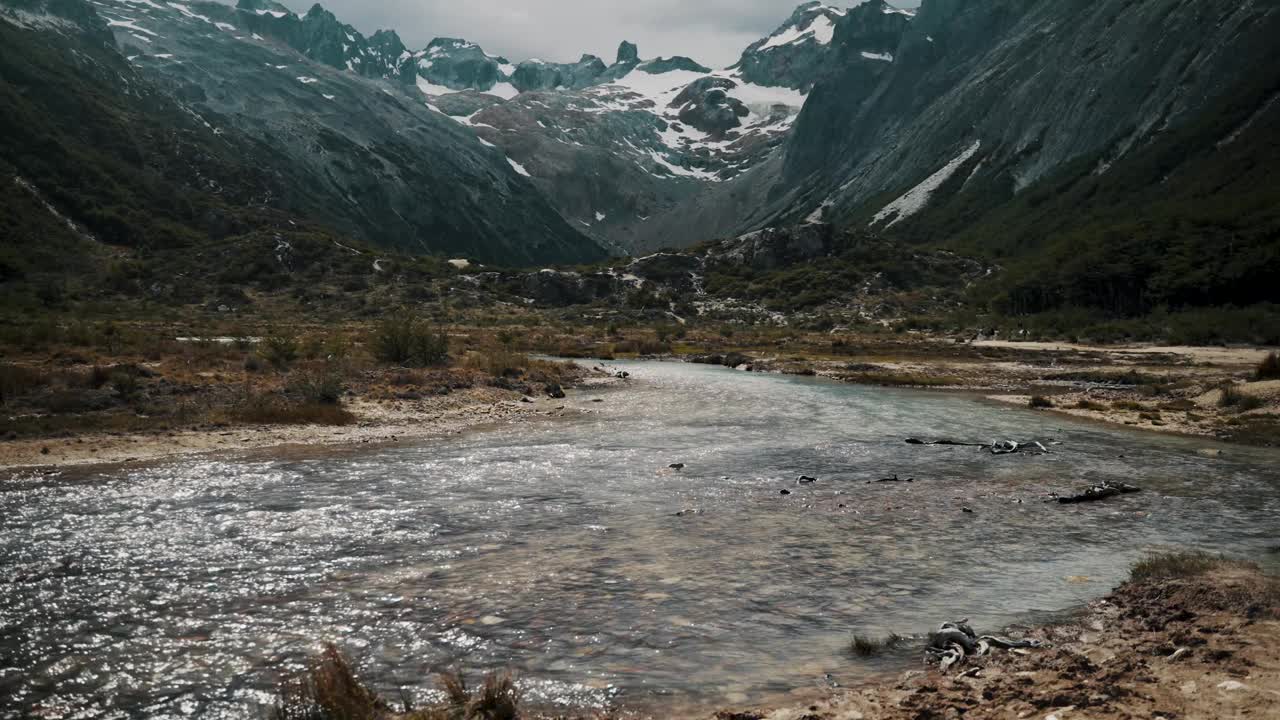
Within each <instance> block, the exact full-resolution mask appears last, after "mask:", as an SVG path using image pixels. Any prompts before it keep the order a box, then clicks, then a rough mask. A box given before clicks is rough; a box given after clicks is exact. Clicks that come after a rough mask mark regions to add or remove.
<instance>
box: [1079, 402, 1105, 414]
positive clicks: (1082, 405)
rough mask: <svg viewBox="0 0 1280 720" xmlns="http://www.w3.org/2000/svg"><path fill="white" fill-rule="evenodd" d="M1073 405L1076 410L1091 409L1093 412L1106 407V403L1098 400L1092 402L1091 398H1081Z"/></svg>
mask: <svg viewBox="0 0 1280 720" xmlns="http://www.w3.org/2000/svg"><path fill="white" fill-rule="evenodd" d="M1074 407H1075V409H1077V410H1093V411H1095V412H1099V411H1102V410H1106V409H1107V406H1106V405H1103V404H1102V403H1100V402H1094V401H1093V400H1081V401H1080V402H1078V403H1076V404H1075V406H1074Z"/></svg>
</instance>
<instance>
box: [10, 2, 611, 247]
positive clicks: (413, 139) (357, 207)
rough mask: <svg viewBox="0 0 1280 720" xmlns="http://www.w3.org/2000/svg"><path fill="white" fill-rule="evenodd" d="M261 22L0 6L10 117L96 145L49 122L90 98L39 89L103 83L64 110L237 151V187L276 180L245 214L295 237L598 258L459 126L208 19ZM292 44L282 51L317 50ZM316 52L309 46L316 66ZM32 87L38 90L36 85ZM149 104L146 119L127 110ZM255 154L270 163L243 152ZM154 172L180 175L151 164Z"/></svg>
mask: <svg viewBox="0 0 1280 720" xmlns="http://www.w3.org/2000/svg"><path fill="white" fill-rule="evenodd" d="M273 7H274V6H268V7H260V8H256V9H254V10H253V11H246V10H233V9H231V8H228V7H227V6H224V5H221V4H217V3H186V2H170V3H166V4H165V5H163V6H161V5H159V4H157V3H154V2H149V1H144V0H120V1H118V2H108V1H102V2H98V3H96V4H93V5H90V4H89V3H87V2H83V0H4V1H3V2H0V22H4V23H5V24H6V26H7V27H9V28H10V29H11V30H12V31H13V32H14V33H17V34H16V35H14V36H13V37H14V40H13V42H12V43H11V47H10V48H9V53H7V54H6V55H5V58H4V61H5V66H4V68H3V69H4V70H5V79H6V83H12V84H13V87H14V88H16V89H21V90H22V92H23V94H22V95H20V96H19V100H18V101H15V102H18V103H19V105H20V107H22V108H23V110H26V111H28V112H29V113H30V115H31V116H32V117H36V118H39V119H38V120H37V121H36V122H37V123H39V124H41V125H45V126H50V127H52V126H58V125H62V124H65V123H67V122H68V121H74V122H80V123H83V127H79V128H76V129H77V131H80V132H100V133H101V132H102V131H103V130H104V129H105V125H106V123H107V122H108V118H107V117H104V116H98V115H95V114H87V115H84V116H82V117H77V118H67V117H61V116H60V115H59V111H58V110H57V108H58V107H66V106H67V105H68V102H69V100H67V99H62V98H60V97H59V95H58V94H59V93H72V92H77V93H83V92H87V91H88V90H87V86H85V85H84V84H83V83H79V82H75V83H72V82H68V81H66V80H63V81H60V82H54V81H53V76H54V75H59V74H64V73H69V72H71V70H70V68H71V67H74V66H77V65H79V66H85V67H87V68H90V69H92V70H93V73H96V74H104V75H103V77H104V79H103V80H102V81H100V82H99V83H98V84H97V87H98V88H99V90H97V91H95V92H103V93H107V94H108V95H109V96H110V97H104V98H91V97H83V98H81V97H74V98H72V99H73V100H74V101H75V102H82V103H83V102H96V101H98V100H102V101H103V102H107V103H109V105H110V107H111V108H112V109H111V110H110V111H109V112H110V113H111V116H112V117H114V116H116V115H121V114H128V113H134V112H139V113H145V112H151V113H152V114H156V113H159V115H157V117H156V121H159V120H160V119H163V118H167V119H168V120H167V122H168V125H169V126H171V127H175V128H176V127H178V123H177V122H176V121H174V120H173V119H172V115H173V114H174V113H180V114H181V115H182V116H184V117H185V118H186V119H188V120H194V121H196V122H197V123H198V126H199V127H200V128H201V130H200V132H201V133H202V134H207V136H206V137H205V138H204V139H203V140H202V141H201V142H202V143H203V144H204V145H207V146H216V145H219V144H223V145H226V146H229V147H239V148H241V149H242V151H243V155H242V156H240V157H238V158H236V159H235V162H236V163H239V164H240V165H243V166H244V167H245V169H246V171H245V172H243V173H241V174H240V175H241V176H244V177H246V178H248V177H252V176H257V175H262V176H266V177H271V178H274V179H275V180H274V181H272V182H271V183H269V184H268V185H267V187H265V188H264V187H257V188H256V189H255V190H254V191H252V192H249V193H248V194H247V195H246V196H245V201H247V202H251V203H253V204H254V205H256V206H261V207H262V208H264V209H274V210H278V211H279V210H283V211H285V212H290V213H296V214H299V215H304V216H305V217H306V220H307V222H315V223H319V224H322V225H325V226H327V227H329V228H331V229H333V230H334V231H336V232H339V233H344V234H347V235H349V236H350V237H351V238H354V239H355V240H357V241H359V242H362V243H368V244H372V245H375V246H382V247H385V248H389V249H396V250H398V251H402V252H406V251H407V252H417V253H433V254H442V255H455V254H461V255H468V256H471V257H477V258H479V257H482V256H483V257H485V258H487V259H488V260H489V261H498V260H504V261H507V262H513V263H530V264H532V263H542V262H580V261H584V260H594V259H598V258H600V257H602V256H603V255H604V254H605V253H604V251H603V250H602V249H601V247H600V246H599V245H598V244H597V243H595V242H593V241H591V240H590V239H589V238H587V237H586V236H584V235H583V234H581V233H579V232H577V231H575V230H574V229H573V228H572V227H571V226H570V225H569V224H568V223H566V222H565V221H564V220H563V219H562V218H561V217H560V215H559V214H558V213H557V212H556V211H555V210H554V209H553V208H552V207H551V206H550V205H549V204H547V202H546V200H545V198H544V197H543V196H542V194H541V193H540V192H539V191H538V190H537V188H535V187H534V186H533V185H531V184H530V183H529V182H528V179H527V177H525V176H524V175H522V174H521V173H520V172H518V171H517V170H516V169H515V168H514V167H513V166H512V165H511V164H510V163H509V162H508V161H507V159H506V158H505V157H503V156H501V155H500V154H497V153H494V152H492V150H491V148H487V147H485V146H484V145H483V144H481V143H480V142H479V141H478V140H477V139H476V137H475V136H474V134H472V133H471V132H469V131H468V130H466V129H465V128H462V127H460V126H459V125H458V124H457V123H455V122H453V121H451V120H448V119H447V118H443V117H441V116H440V115H439V113H435V112H432V111H431V110H429V109H428V108H426V107H425V106H424V105H423V104H421V103H414V102H409V101H408V100H407V99H406V98H404V97H402V96H399V95H397V94H394V93H388V92H385V91H384V88H381V87H380V86H378V85H374V84H370V81H369V80H368V79H366V78H364V77H362V76H359V75H357V74H356V73H354V72H351V71H350V70H348V69H346V68H344V69H343V70H337V69H336V68H331V67H328V66H326V65H325V64H324V63H321V62H318V61H311V60H308V59H306V58H303V57H302V56H301V55H299V54H298V53H297V52H296V51H294V50H293V49H292V48H291V46H289V47H286V46H282V45H281V44H280V43H278V42H276V41H273V40H268V39H266V38H265V36H262V35H261V34H259V33H256V32H253V31H251V30H249V29H248V28H247V27H241V26H237V25H232V24H230V23H228V22H225V21H223V20H220V19H219V18H220V17H228V15H227V14H232V15H234V16H235V17H237V18H238V20H239V21H240V22H242V24H244V25H249V24H252V23H256V22H258V20H259V19H262V18H270V19H272V20H284V19H285V18H287V17H289V16H288V15H284V14H280V16H279V17H277V16H276V15H275V14H273V13H281V11H279V10H276V9H273ZM311 15H312V17H313V19H314V18H317V17H319V15H320V13H312V14H311ZM299 22H301V21H299ZM316 22H321V24H323V23H324V22H327V21H325V20H324V19H323V18H320V19H319V20H316ZM311 27H312V29H314V28H315V27H316V26H314V25H312V26H311ZM298 28H299V30H298V32H296V33H295V36H296V37H304V36H305V37H328V35H327V34H326V33H318V34H315V33H310V32H309V31H307V32H304V31H302V30H304V29H305V27H304V26H303V25H299V26H298ZM27 45H31V46H33V47H44V48H46V49H53V50H55V54H54V55H48V56H47V57H46V55H42V57H43V58H44V59H45V60H46V62H45V64H44V65H43V66H41V67H42V68H43V69H36V68H35V67H34V66H31V65H30V63H27V62H26V60H27V58H25V57H24V51H22V50H20V49H19V48H21V47H26V46H27ZM323 47H324V43H320V44H315V45H314V46H313V50H314V52H315V53H316V54H317V57H321V56H323V52H322V49H323ZM328 59H329V60H330V61H336V57H333V56H329V58H328ZM371 62H372V61H371ZM42 72H43V73H48V74H49V75H50V77H41V76H40V75H39V73H42ZM86 76H88V75H86ZM161 95H163V96H166V97H165V98H164V99H163V101H162V100H161V99H160V96H161ZM152 96H155V98H156V99H155V101H154V103H155V104H156V107H157V108H160V109H159V110H151V111H144V110H141V109H139V108H137V107H136V106H137V105H138V103H139V102H141V100H142V99H145V98H151V97H152ZM147 102H152V101H150V100H148V101H147ZM100 125H101V126H103V127H99V126H100ZM51 142H52V141H51ZM66 142H78V141H74V140H70V139H68V140H64V141H59V142H57V143H55V146H56V147H58V148H59V149H62V145H63V144H65V143H66ZM151 142H152V143H154V144H155V146H156V147H154V148H149V149H147V152H154V153H161V154H163V153H165V152H167V146H166V145H165V144H164V142H163V141H162V140H161V139H160V138H152V139H151ZM255 146H256V147H259V148H269V150H268V151H266V152H264V151H262V150H261V149H259V150H249V149H248V148H252V147H255ZM21 152H22V148H21V147H15V148H13V149H12V150H10V151H8V152H6V156H5V158H4V159H5V160H8V161H9V162H12V163H14V164H15V165H18V166H19V168H21V167H22V166H25V165H27V164H28V163H27V160H25V159H23V158H21V157H19V155H18V154H19V153H21ZM121 152H125V151H124V150H121ZM206 152H214V151H213V150H212V149H210V150H208V151H206ZM219 152H221V151H219ZM134 154H136V151H133V150H130V151H128V155H129V156H133V155H134ZM50 157H54V155H53V154H52V153H51V154H50ZM111 161H112V160H111V158H104V159H103V162H111ZM46 162H51V161H46ZM88 162H91V163H97V162H98V161H97V160H96V159H95V160H92V161H88ZM156 162H161V161H160V160H157V161H156ZM162 162H164V163H173V162H179V163H180V162H182V160H181V158H179V157H169V156H167V155H165V156H164V157H163V160H162ZM190 162H195V161H194V160H191V161H190ZM250 169H251V171H250ZM284 178H287V179H288V180H287V181H282V180H283V179H284ZM237 182H238V180H237V178H236V175H235V174H232V175H231V176H228V177H224V178H222V179H220V181H218V182H217V184H216V185H215V186H214V190H213V191H214V192H216V193H218V194H227V195H233V194H237V193H236V191H235V190H234V188H233V186H234V185H235V184H237ZM41 189H42V190H45V191H53V190H59V191H62V190H64V189H63V188H47V187H46V188H41ZM74 189H75V188H65V190H74ZM201 191H202V192H208V191H209V189H208V188H202V189H201ZM175 192H176V189H175ZM72 219H74V220H77V221H81V220H83V218H79V217H74V216H73V218H72ZM124 222H125V224H129V223H130V222H131V221H124ZM139 222H140V221H139ZM135 224H136V223H135ZM127 230H128V228H121V229H120V233H125V232H126V231H127ZM112 233H114V230H113V231H112ZM112 233H103V234H104V235H109V234H112Z"/></svg>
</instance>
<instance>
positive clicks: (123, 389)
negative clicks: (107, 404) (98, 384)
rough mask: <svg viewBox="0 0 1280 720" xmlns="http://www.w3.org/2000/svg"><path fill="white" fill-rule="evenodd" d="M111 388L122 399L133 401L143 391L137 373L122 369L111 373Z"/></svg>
mask: <svg viewBox="0 0 1280 720" xmlns="http://www.w3.org/2000/svg"><path fill="white" fill-rule="evenodd" d="M111 389H112V390H115V391H116V395H119V396H120V399H121V400H124V401H125V402H131V401H132V400H134V399H136V398H137V397H138V394H139V393H140V392H141V391H142V385H141V383H139V382H138V376H137V375H136V374H135V373H131V372H129V371H128V370H123V369H121V370H116V371H115V372H113V373H111Z"/></svg>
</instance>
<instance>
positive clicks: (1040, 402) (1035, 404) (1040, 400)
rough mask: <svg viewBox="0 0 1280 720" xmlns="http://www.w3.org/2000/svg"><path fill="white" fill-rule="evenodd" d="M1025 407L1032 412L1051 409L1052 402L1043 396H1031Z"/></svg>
mask: <svg viewBox="0 0 1280 720" xmlns="http://www.w3.org/2000/svg"><path fill="white" fill-rule="evenodd" d="M1027 406H1028V407H1030V408H1032V409H1033V410H1047V409H1049V408H1052V407H1053V401H1052V400H1050V399H1049V398H1047V397H1045V396H1043V395H1032V396H1031V400H1030V401H1029V402H1028V403H1027Z"/></svg>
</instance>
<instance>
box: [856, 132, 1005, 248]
mask: <svg viewBox="0 0 1280 720" xmlns="http://www.w3.org/2000/svg"><path fill="white" fill-rule="evenodd" d="M981 148H982V141H981V140H975V141H974V142H973V144H972V145H970V146H969V148H968V149H967V150H965V151H964V152H962V153H960V154H959V155H957V156H956V157H955V159H953V160H952V161H951V162H949V163H947V164H946V165H944V166H943V167H942V169H941V170H938V171H937V172H935V173H934V174H932V175H930V176H929V177H928V178H925V180H924V182H922V183H920V184H919V185H917V186H915V187H913V188H911V189H910V190H908V191H907V192H906V194H905V195H903V196H902V197H900V198H898V199H897V200H894V201H893V202H891V203H889V204H888V205H885V206H884V208H883V209H882V210H880V212H878V213H876V215H875V217H874V218H872V219H871V224H872V225H876V224H878V223H882V222H884V221H885V220H889V218H893V219H892V220H890V222H889V224H888V225H885V229H886V230H887V229H889V228H891V227H893V226H894V225H897V224H898V223H900V222H902V221H903V220H906V219H907V218H909V217H911V216H912V215H915V214H916V213H918V212H920V211H921V210H923V209H924V208H925V206H926V205H928V204H929V200H930V198H932V197H933V194H934V193H935V192H937V190H938V188H940V187H942V184H943V183H945V182H946V181H948V180H950V179H951V176H952V175H955V174H956V171H957V170H959V169H960V166H962V165H964V164H965V163H967V162H969V160H970V159H971V158H972V157H973V156H974V155H976V154H978V150H980V149H981Z"/></svg>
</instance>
